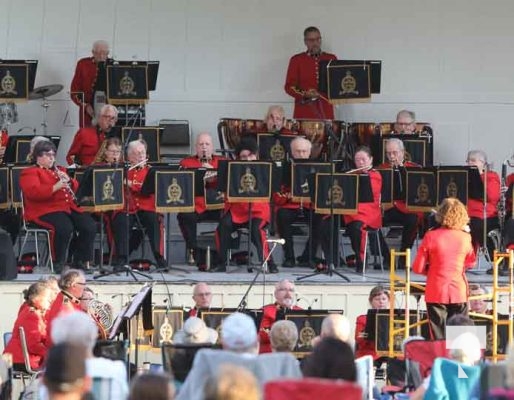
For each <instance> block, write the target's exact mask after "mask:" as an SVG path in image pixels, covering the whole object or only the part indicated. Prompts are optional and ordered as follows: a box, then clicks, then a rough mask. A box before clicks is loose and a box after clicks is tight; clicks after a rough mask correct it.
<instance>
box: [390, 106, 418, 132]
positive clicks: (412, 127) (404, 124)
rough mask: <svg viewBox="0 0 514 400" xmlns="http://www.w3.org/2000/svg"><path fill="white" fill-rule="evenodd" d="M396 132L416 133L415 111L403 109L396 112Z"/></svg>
mask: <svg viewBox="0 0 514 400" xmlns="http://www.w3.org/2000/svg"><path fill="white" fill-rule="evenodd" d="M394 133H396V134H400V135H412V134H414V133H416V114H415V113H414V111H409V110H401V111H400V112H398V114H396V122H395V124H394Z"/></svg>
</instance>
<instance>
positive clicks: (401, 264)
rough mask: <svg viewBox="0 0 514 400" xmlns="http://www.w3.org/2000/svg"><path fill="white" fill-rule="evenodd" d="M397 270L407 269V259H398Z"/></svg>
mask: <svg viewBox="0 0 514 400" xmlns="http://www.w3.org/2000/svg"><path fill="white" fill-rule="evenodd" d="M396 269H397V270H404V269H405V258H404V257H401V256H400V257H399V258H397V262H396Z"/></svg>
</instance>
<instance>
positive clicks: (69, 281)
mask: <svg viewBox="0 0 514 400" xmlns="http://www.w3.org/2000/svg"><path fill="white" fill-rule="evenodd" d="M83 276H85V275H84V272H82V271H81V270H79V269H69V270H67V271H66V272H64V273H63V274H62V275H61V279H60V280H59V287H60V288H61V289H63V290H66V289H69V288H70V287H72V286H73V284H74V283H75V282H76V281H77V279H78V278H79V277H83Z"/></svg>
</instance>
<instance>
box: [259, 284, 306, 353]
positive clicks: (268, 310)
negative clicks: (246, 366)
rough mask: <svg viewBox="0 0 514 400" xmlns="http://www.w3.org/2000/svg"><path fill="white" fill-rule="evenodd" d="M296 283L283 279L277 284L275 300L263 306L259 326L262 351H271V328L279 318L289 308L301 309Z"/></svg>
mask: <svg viewBox="0 0 514 400" xmlns="http://www.w3.org/2000/svg"><path fill="white" fill-rule="evenodd" d="M295 301H296V298H295V287H294V283H293V282H291V281H289V280H287V279H282V280H281V281H280V282H278V283H277V284H276V285H275V302H274V303H273V304H268V305H266V306H264V307H263V308H262V319H261V325H260V327H259V342H260V353H261V354H262V353H270V352H271V342H270V335H269V334H270V329H271V327H272V326H273V324H274V323H275V321H276V320H277V319H283V318H284V313H285V312H286V311H287V310H301V308H300V307H298V306H295V305H294V303H295ZM277 314H279V315H278V317H277Z"/></svg>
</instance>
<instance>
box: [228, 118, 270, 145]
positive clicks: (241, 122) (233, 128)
mask: <svg viewBox="0 0 514 400" xmlns="http://www.w3.org/2000/svg"><path fill="white" fill-rule="evenodd" d="M257 132H266V128H265V124H264V122H263V121H262V120H259V119H240V118H222V119H221V120H220V122H219V123H218V137H219V140H220V145H221V146H222V148H223V149H224V150H226V149H235V148H236V146H237V145H238V143H239V140H240V139H241V136H244V135H248V134H253V135H255V134H257Z"/></svg>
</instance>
